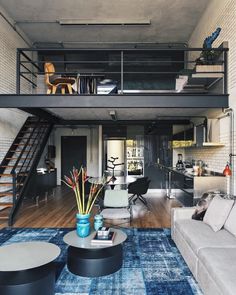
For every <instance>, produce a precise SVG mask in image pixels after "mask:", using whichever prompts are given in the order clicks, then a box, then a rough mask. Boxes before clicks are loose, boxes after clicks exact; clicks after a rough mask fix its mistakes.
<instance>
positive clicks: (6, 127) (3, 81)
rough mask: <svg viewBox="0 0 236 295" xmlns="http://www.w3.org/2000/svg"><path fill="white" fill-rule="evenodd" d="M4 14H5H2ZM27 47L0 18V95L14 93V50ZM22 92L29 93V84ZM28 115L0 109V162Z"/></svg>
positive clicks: (23, 86) (25, 84) (24, 84)
mask: <svg viewBox="0 0 236 295" xmlns="http://www.w3.org/2000/svg"><path fill="white" fill-rule="evenodd" d="M4 14H5V12H4ZM18 47H27V44H26V43H25V42H24V41H23V40H22V38H21V37H20V36H19V35H18V34H17V33H16V32H15V31H14V30H13V29H12V28H11V26H10V25H9V24H8V23H7V22H6V20H5V19H4V18H3V17H1V16H0V93H1V94H5V93H6V94H10V93H16V49H17V48H18ZM22 92H23V93H30V92H31V86H30V85H29V83H23V84H22ZM27 116H28V114H26V113H25V112H22V111H19V110H17V109H0V162H1V160H2V159H3V157H4V155H5V154H6V152H7V151H8V149H9V147H10V145H11V143H12V141H13V140H14V138H15V136H16V135H17V133H18V131H19V129H20V128H21V126H22V125H23V123H24V122H25V120H26V118H27Z"/></svg>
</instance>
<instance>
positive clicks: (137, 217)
mask: <svg viewBox="0 0 236 295" xmlns="http://www.w3.org/2000/svg"><path fill="white" fill-rule="evenodd" d="M146 196H147V201H148V206H149V209H150V211H148V210H147V209H146V208H145V206H143V205H142V204H141V203H140V202H139V201H138V202H137V203H136V204H137V205H135V206H134V207H133V214H134V218H133V220H132V222H131V223H129V222H126V223H124V220H116V221H115V222H114V221H107V223H106V224H107V225H110V224H114V225H120V226H124V227H137V228H145V227H146V228H147V227H148V228H162V227H170V211H171V208H172V207H180V206H181V204H180V203H179V202H178V201H177V200H175V199H172V200H170V199H167V198H166V197H165V194H164V191H163V193H148V194H147V195H146ZM96 212H97V208H94V210H93V212H92V216H93V215H94V214H95V213H96ZM75 214H76V203H75V198H74V195H73V193H72V192H71V191H68V190H67V189H66V188H61V187H57V188H56V189H55V195H54V197H52V196H50V197H49V198H48V201H45V200H44V199H43V198H41V199H40V202H39V205H38V206H35V202H32V201H30V200H26V201H24V202H23V205H22V208H21V209H20V211H19V214H18V216H17V219H16V222H15V224H14V227H35V228H37V227H39V228H41V227H75ZM91 221H93V220H92V218H91ZM6 226H7V222H6V221H4V220H2V221H0V228H3V227H6Z"/></svg>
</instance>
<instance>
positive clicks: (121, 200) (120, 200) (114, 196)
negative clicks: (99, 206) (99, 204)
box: [104, 190, 129, 208]
mask: <svg viewBox="0 0 236 295" xmlns="http://www.w3.org/2000/svg"><path fill="white" fill-rule="evenodd" d="M104 206H105V207H114V208H121V207H128V206H129V196H128V192H127V190H106V191H105V197H104Z"/></svg>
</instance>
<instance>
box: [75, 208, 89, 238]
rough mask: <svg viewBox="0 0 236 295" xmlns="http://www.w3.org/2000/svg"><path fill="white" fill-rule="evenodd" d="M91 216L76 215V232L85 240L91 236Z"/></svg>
mask: <svg viewBox="0 0 236 295" xmlns="http://www.w3.org/2000/svg"><path fill="white" fill-rule="evenodd" d="M89 217H90V214H79V213H77V214H76V231H77V235H78V236H79V237H81V238H85V237H87V236H88V235H89V234H90V221H89Z"/></svg>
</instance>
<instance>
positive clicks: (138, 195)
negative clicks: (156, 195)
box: [128, 177, 151, 207]
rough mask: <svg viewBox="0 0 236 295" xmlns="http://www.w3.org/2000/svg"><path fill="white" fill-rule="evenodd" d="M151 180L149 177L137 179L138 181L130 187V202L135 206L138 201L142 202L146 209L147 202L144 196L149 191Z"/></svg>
mask: <svg viewBox="0 0 236 295" xmlns="http://www.w3.org/2000/svg"><path fill="white" fill-rule="evenodd" d="M150 182H151V180H149V179H148V177H142V178H137V180H136V181H134V182H132V183H130V184H129V185H128V193H129V194H132V196H131V197H130V198H129V202H130V203H133V204H135V202H136V201H137V200H140V201H141V202H142V203H143V204H144V205H145V206H146V207H148V205H147V201H146V199H145V197H144V196H143V195H145V194H146V193H147V191H148V188H149V184H150Z"/></svg>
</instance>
